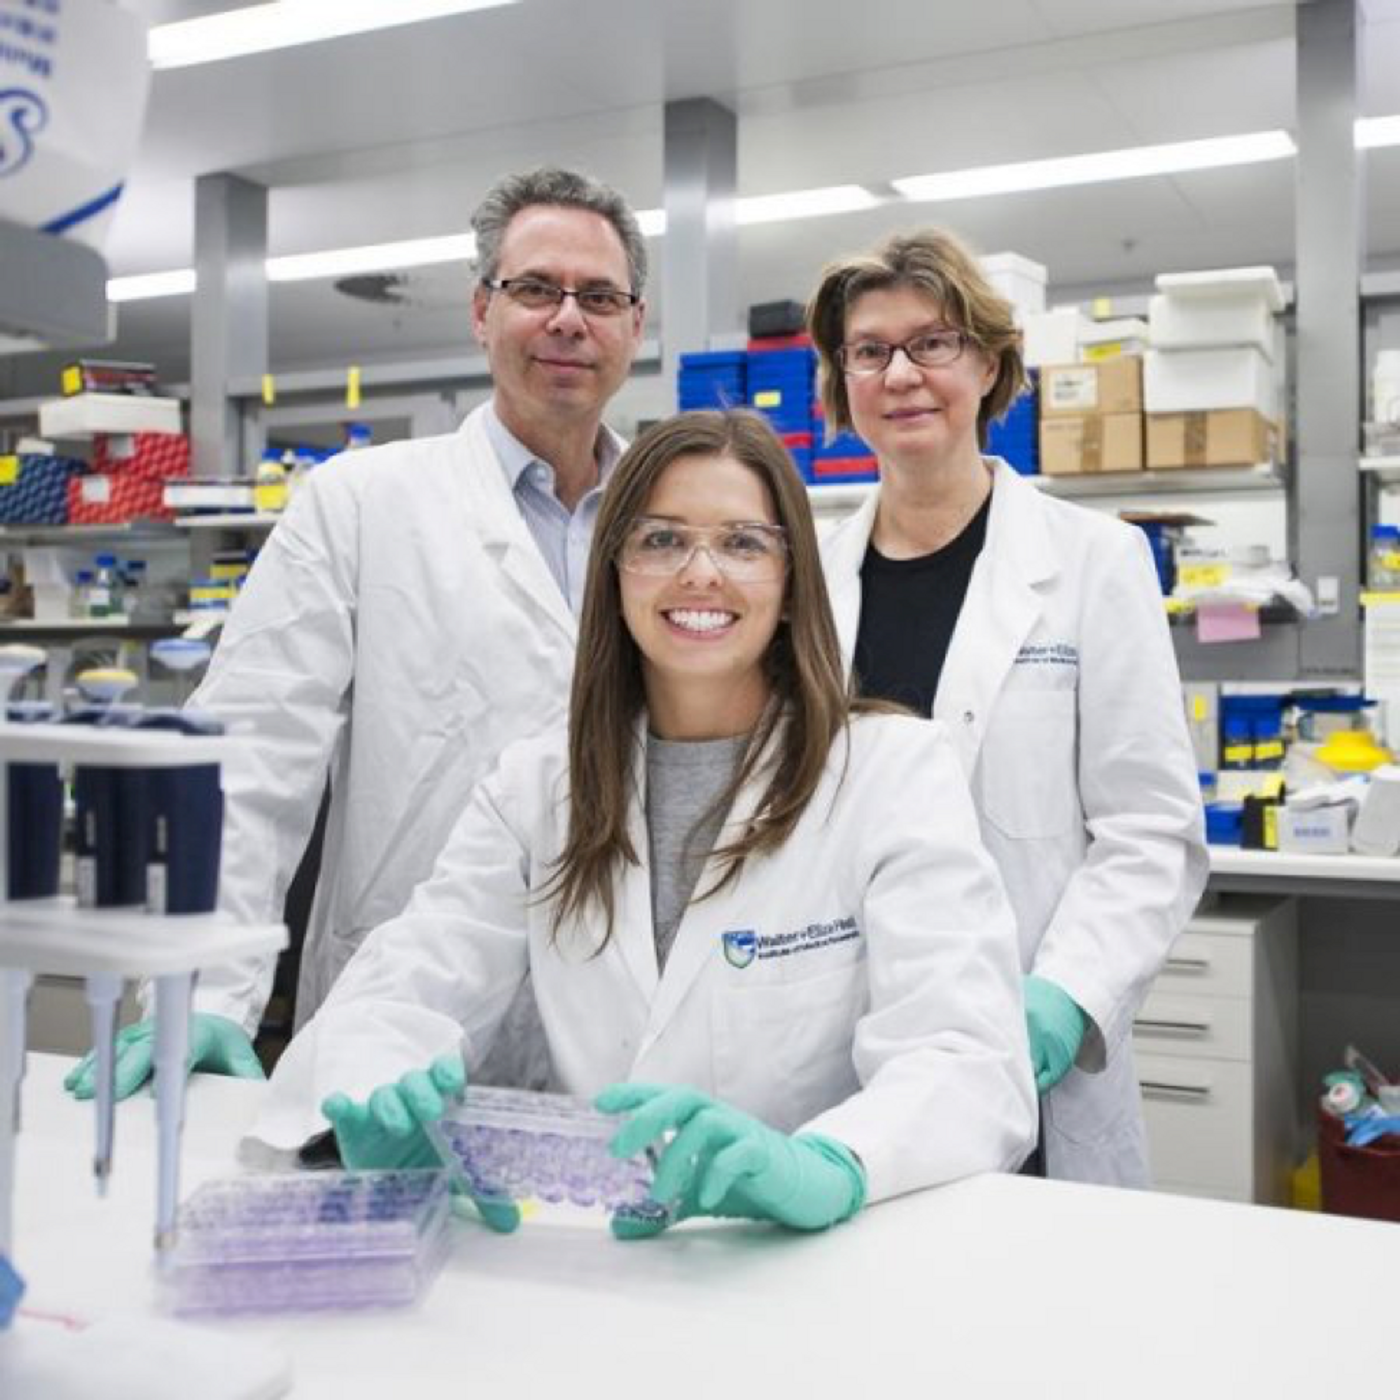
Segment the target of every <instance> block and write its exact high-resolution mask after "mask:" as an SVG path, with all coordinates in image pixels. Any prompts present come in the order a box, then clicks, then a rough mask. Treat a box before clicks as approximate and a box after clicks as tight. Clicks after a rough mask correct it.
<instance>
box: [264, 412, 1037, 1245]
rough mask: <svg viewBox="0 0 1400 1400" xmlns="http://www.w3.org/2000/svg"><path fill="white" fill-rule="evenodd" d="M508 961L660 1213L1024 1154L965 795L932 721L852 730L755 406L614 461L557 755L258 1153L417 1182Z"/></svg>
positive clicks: (1005, 997) (839, 1202)
mask: <svg viewBox="0 0 1400 1400" xmlns="http://www.w3.org/2000/svg"><path fill="white" fill-rule="evenodd" d="M461 605H462V606H464V607H470V606H471V600H470V599H463V600H461ZM911 772H916V773H918V774H920V775H921V778H920V782H919V783H918V784H916V785H913V786H912V787H911V786H910V785H909V784H908V783H907V781H906V779H907V775H908V774H909V773H911ZM925 774H927V775H930V776H931V779H932V780H931V781H929V782H925V781H923V775H925ZM527 970H528V971H529V972H530V973H531V975H532V979H533V986H534V991H535V997H536V1000H537V1003H538V1006H539V1010H540V1014H541V1020H542V1022H543V1026H544V1030H545V1034H546V1037H547V1040H548V1044H549V1050H550V1056H551V1061H552V1065H553V1073H554V1079H555V1082H556V1083H557V1085H558V1087H560V1088H562V1089H565V1090H568V1091H570V1092H572V1093H575V1094H586V1095H589V1096H596V1101H597V1103H598V1104H599V1106H600V1107H602V1108H603V1109H605V1110H607V1111H615V1112H619V1113H628V1114H630V1115H631V1116H630V1118H629V1119H628V1120H627V1121H626V1122H625V1123H623V1124H622V1125H621V1126H620V1130H619V1133H618V1136H617V1139H616V1141H615V1150H616V1151H618V1152H619V1153H621V1154H622V1155H630V1154H631V1153H633V1152H635V1151H638V1150H640V1149H641V1148H642V1147H643V1146H645V1145H647V1144H652V1143H654V1144H656V1145H657V1147H658V1148H659V1149H660V1163H659V1166H658V1169H657V1176H656V1186H655V1191H656V1194H657V1196H658V1198H660V1199H662V1200H664V1201H665V1202H667V1203H669V1204H670V1205H671V1207H672V1213H671V1218H679V1217H683V1216H685V1215H689V1214H719V1215H743V1216H749V1217H754V1218H760V1219H771V1220H774V1221H778V1222H780V1223H783V1224H786V1225H788V1226H791V1227H794V1228H804V1229H815V1228H821V1227H824V1226H827V1225H830V1224H834V1223H836V1222H837V1221H840V1220H843V1219H846V1218H847V1217H849V1216H850V1215H851V1214H853V1213H854V1212H855V1211H856V1210H858V1209H859V1208H860V1207H861V1205H862V1204H863V1202H865V1201H866V1200H874V1199H879V1198H880V1197H883V1196H888V1195H893V1194H896V1193H899V1192H904V1191H908V1190H911V1189H914V1188H917V1187H921V1186H926V1185H930V1184H933V1183H936V1182H941V1181H947V1180H950V1179H952V1178H954V1177H958V1176H963V1175H966V1174H968V1173H972V1172H978V1171H987V1170H1003V1169H1007V1168H1013V1167H1015V1166H1016V1165H1017V1164H1018V1163H1019V1162H1020V1160H1021V1159H1022V1157H1023V1156H1024V1155H1025V1153H1026V1152H1027V1151H1028V1150H1029V1146H1030V1141H1031V1136H1030V1135H1031V1131H1032V1123H1033V1111H1032V1110H1033V1094H1032V1089H1031V1083H1030V1075H1029V1072H1028V1069H1027V1063H1028V1062H1027V1051H1026V1044H1025V1030H1024V1025H1023V1020H1022V1015H1021V1009H1020V998H1019V987H1018V969H1017V965H1016V952H1015V946H1014V934H1013V928H1012V919H1011V914H1010V911H1009V908H1008V906H1007V903H1006V900H1005V897H1004V895H1003V893H1002V890H1001V887H1000V885H999V882H998V881H997V878H996V875H995V872H994V870H993V868H992V865H991V862H990V860H989V859H988V857H987V856H986V854H985V853H984V852H983V851H982V849H981V846H980V844H979V841H978V836H977V824H976V817H975V814H974V812H973V809H972V805H971V802H970V800H969V797H968V793H967V788H966V784H965V783H964V781H963V779H962V777H961V775H960V774H959V772H958V767H957V760H956V758H955V756H954V754H953V752H952V748H951V745H950V743H949V741H948V738H947V736H946V735H945V734H944V733H943V731H942V729H941V727H940V726H936V725H929V724H926V723H924V722H921V721H919V720H917V719H915V718H913V717H911V716H908V715H904V714H899V713H894V712H892V711H891V708H890V707H888V706H886V707H870V706H866V707H864V709H862V707H859V706H856V707H853V706H852V704H851V702H850V700H849V698H848V694H847V690H846V685H845V681H844V679H843V674H842V665H841V660H840V655H839V651H838V647H837V640H836V632H835V629H834V626H833V623H832V618H831V612H830V608H829V606H828V604H827V598H826V591H825V585H824V583H823V581H822V574H821V566H820V560H819V553H818V548H817V541H816V535H815V531H814V529H813V524H812V517H811V511H810V508H809V506H808V502H807V496H806V490H805V488H804V486H803V484H802V482H801V481H800V480H799V478H798V476H797V473H796V471H795V470H794V468H793V466H792V463H791V461H790V459H789V458H788V457H787V454H786V453H785V452H784V450H783V448H782V445H781V443H780V442H779V441H778V439H777V438H776V437H775V436H774V435H773V433H772V431H771V430H770V429H769V428H768V427H767V425H766V424H764V423H763V421H762V420H761V419H759V418H757V417H755V416H752V415H750V414H746V413H691V414H683V415H681V416H679V417H677V418H674V419H671V420H669V421H667V422H665V423H662V424H659V425H658V426H656V427H655V428H653V429H651V430H650V431H648V432H646V433H644V434H643V435H642V436H641V437H640V438H639V439H638V441H637V442H636V443H635V444H634V445H633V446H632V447H631V448H630V450H629V451H628V452H627V453H626V454H625V456H624V457H623V459H622V460H621V462H620V463H619V464H618V466H617V468H616V470H615V473H614V475H613V478H612V480H611V481H610V483H609V485H608V489H607V493H606V497H605V499H604V502H603V505H602V508H601V511H600V514H599V517H598V522H597V529H596V532H595V535H594V542H593V553H592V556H591V563H590V575H589V580H588V588H587V595H586V598H585V602H584V607H583V612H582V616H581V620H580V628H579V663H578V667H577V670H576V673H575V677H574V683H573V691H572V697H571V704H570V717H569V724H568V728H567V731H566V732H565V731H561V732H560V733H557V734H555V735H552V736H544V737H542V738H540V739H537V740H532V741H529V742H527V743H524V744H521V745H518V746H516V747H514V748H512V749H509V750H507V752H506V754H505V755H504V757H503V759H502V761H501V764H500V766H499V768H498V769H497V771H496V772H495V774H494V775H493V776H492V777H491V778H490V779H488V780H487V781H486V782H485V783H483V784H482V786H481V787H480V788H479V789H478V790H477V792H476V794H475V795H474V797H473V799H472V801H471V803H470V805H469V807H468V809H467V811H466V812H465V813H464V814H463V816H462V818H461V819H460V821H459V822H458V824H457V827H456V829H455V832H454V834H453V836H452V838H451V840H450V841H449V843H448V845H447V847H446V849H445V850H444V852H443V854H442V856H441V858H440V860H439V863H438V866H437V869H436V871H435V873H434V875H433V876H432V878H431V879H430V880H429V881H428V882H426V883H425V884H424V885H422V886H420V888H419V889H418V891H417V892H416V894H415V895H414V897H413V900H412V901H411V903H410V905H409V907H408V909H407V910H406V911H405V912H404V913H403V914H402V915H401V916H399V917H398V918H397V919H394V920H393V921H392V922H390V923H388V924H386V925H384V926H383V927H381V928H379V929H377V930H376V931H375V932H374V933H373V934H372V935H371V936H370V937H369V938H368V939H366V941H365V944H364V946H363V948H362V949H361V950H360V951H359V953H358V954H357V955H356V957H355V958H354V960H353V961H352V962H351V964H350V965H349V967H348V968H347V969H346V971H345V973H344V974H343V976H342V977H341V979H340V980H339V981H338V982H337V984H336V986H335V988H334V990H333V992H332V993H331V996H330V997H329V999H328V1000H327V1002H326V1005H325V1006H324V1007H323V1008H322V1009H321V1010H320V1012H319V1013H318V1014H317V1016H316V1017H315V1019H314V1020H313V1021H312V1022H311V1024H310V1025H309V1026H308V1027H307V1028H306V1030H305V1031H304V1032H303V1033H302V1035H300V1036H299V1037H298V1038H297V1039H296V1040H295V1041H294V1042H293V1044H292V1046H291V1047H290V1049H289V1050H288V1052H287V1054H286V1056H285V1057H284V1058H283V1060H282V1062H281V1064H280V1065H279V1067H278V1070H277V1072H276V1074H275V1075H274V1077H273V1081H272V1086H271V1093H270V1099H269V1102H268V1104H267V1107H266V1109H265V1111H264V1113H263V1115H262V1118H261V1120H260V1123H259V1126H258V1128H257V1130H256V1135H257V1136H259V1137H262V1138H263V1139H264V1140H266V1141H268V1142H271V1143H273V1144H274V1145H278V1146H282V1147H291V1146H295V1145H296V1144H297V1143H299V1142H300V1141H302V1140H303V1139H304V1138H305V1137H306V1136H307V1135H308V1134H310V1133H312V1132H314V1131H315V1130H316V1129H318V1128H321V1127H323V1126H324V1120H325V1119H328V1120H329V1121H330V1123H331V1124H332V1126H333V1127H334V1129H335V1132H336V1136H337V1138H338V1141H339V1145H340V1150H341V1154H342V1157H343V1159H344V1160H345V1161H346V1162H347V1163H348V1164H349V1165H353V1166H379V1165H401V1164H405V1163H409V1162H414V1163H428V1162H431V1161H432V1160H433V1157H432V1153H431V1151H430V1149H429V1146H428V1143H427V1140H426V1138H425V1136H424V1134H423V1132H422V1130H421V1127H420V1124H421V1123H422V1122H424V1121H429V1120H432V1119H434V1118H436V1117H437V1116H438V1115H440V1114H441V1113H442V1112H443V1111H444V1106H445V1101H446V1100H447V1099H448V1098H450V1097H451V1095H452V1094H453V1093H454V1092H456V1091H459V1090H460V1089H461V1087H462V1084H463V1078H464V1068H463V1067H464V1065H465V1071H466V1072H467V1073H470V1071H471V1069H472V1067H473V1066H474V1065H475V1064H476V1063H477V1062H478V1059H479V1056H480V1053H481V1049H482V1047H483V1046H485V1045H487V1044H489V1043H490V1039H491V1035H492V1032H493V1030H494V1027H495V1025H496V1023H497V1021H498V1019H499V1017H500V1015H501V1014H502V1012H503V1011H504V1009H505V1007H506V1005H507V1004H508V1003H509V1001H510V1000H511V997H512V995H513V993H514V992H515V990H516V988H517V987H518V986H519V985H520V982H521V980H522V978H523V977H524V976H525V974H526V971H527ZM318 1106H320V1107H321V1109H322V1111H323V1113H324V1119H323V1118H322V1117H321V1115H320V1114H318V1112H317V1108H318ZM670 1134H674V1135H675V1136H674V1139H670V1138H669V1136H668V1135H670ZM668 1141H669V1145H663V1144H664V1143H665V1142H668ZM487 1218H488V1221H489V1223H492V1224H495V1225H497V1226H498V1227H509V1226H510V1225H511V1224H512V1222H513V1217H512V1216H511V1215H510V1214H509V1213H506V1215H505V1216H504V1217H503V1216H502V1215H501V1214H500V1212H494V1213H489V1212H488V1213H487ZM656 1228H660V1227H659V1225H656V1224H638V1223H637V1222H635V1221H623V1220H619V1221H617V1222H615V1229H616V1230H617V1232H618V1233H619V1234H633V1235H635V1234H639V1233H653V1232H654V1230H655V1229H656Z"/></svg>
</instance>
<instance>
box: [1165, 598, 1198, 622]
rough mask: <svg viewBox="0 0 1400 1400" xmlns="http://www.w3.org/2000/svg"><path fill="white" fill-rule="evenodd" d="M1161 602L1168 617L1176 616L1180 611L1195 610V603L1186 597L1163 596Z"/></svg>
mask: <svg viewBox="0 0 1400 1400" xmlns="http://www.w3.org/2000/svg"><path fill="white" fill-rule="evenodd" d="M1162 604H1163V606H1164V607H1165V608H1166V610H1167V615H1168V616H1169V617H1171V616H1176V615H1178V614H1180V613H1189V612H1194V611H1195V610H1196V605H1195V603H1192V602H1190V601H1189V600H1188V599H1186V598H1163V599H1162Z"/></svg>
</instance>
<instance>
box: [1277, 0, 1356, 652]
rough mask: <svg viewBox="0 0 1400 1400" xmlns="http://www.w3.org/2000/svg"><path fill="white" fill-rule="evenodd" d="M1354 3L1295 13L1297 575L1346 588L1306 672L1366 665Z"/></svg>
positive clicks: (1306, 633) (1311, 641) (1309, 645)
mask: <svg viewBox="0 0 1400 1400" xmlns="http://www.w3.org/2000/svg"><path fill="white" fill-rule="evenodd" d="M1361 22H1362V21H1361V14H1360V9H1359V6H1358V5H1357V4H1356V0H1310V3H1305V4H1299V5H1298V6H1297V34H1298V39H1297V43H1298V72H1297V82H1298V133H1297V134H1298V168H1297V193H1296V201H1295V210H1294V218H1295V221H1296V227H1297V232H1296V244H1297V268H1296V283H1295V288H1296V293H1295V294H1296V300H1297V318H1298V319H1297V410H1298V440H1297V449H1296V453H1295V469H1296V474H1297V475H1296V480H1295V482H1294V485H1293V499H1292V509H1291V511H1290V525H1289V530H1290V534H1291V536H1292V547H1293V548H1292V553H1293V558H1294V561H1295V563H1296V565H1297V568H1298V573H1299V576H1300V577H1301V578H1302V580H1303V581H1304V582H1305V583H1306V584H1308V585H1309V587H1311V588H1314V589H1316V588H1317V585H1318V580H1319V579H1321V578H1333V579H1335V580H1336V587H1337V596H1338V598H1339V599H1340V603H1341V606H1340V610H1339V611H1338V612H1337V613H1336V615H1335V616H1331V617H1323V618H1319V619H1316V620H1314V621H1311V622H1308V623H1307V624H1306V625H1305V626H1304V627H1303V628H1302V629H1301V631H1300V638H1299V655H1298V674H1299V677H1300V678H1301V679H1307V678H1308V677H1309V676H1318V677H1322V676H1336V675H1352V674H1356V673H1358V671H1359V667H1360V662H1361V624H1360V620H1359V618H1358V617H1357V607H1356V602H1355V600H1356V597H1357V590H1358V587H1359V583H1360V578H1361V573H1360V563H1361V540H1360V531H1359V528H1358V520H1359V518H1360V511H1361V500H1362V490H1361V481H1360V474H1359V473H1358V471H1357V465H1356V459H1357V455H1358V453H1359V451H1360V426H1359V425H1360V422H1361V412H1362V401H1361V363H1360V361H1361V311H1360V292H1361V271H1362V267H1363V265H1364V250H1363V246H1362V245H1363V241H1364V238H1365V221H1364V218H1363V213H1362V211H1363V207H1364V206H1363V168H1362V160H1361V157H1359V156H1358V155H1357V152H1356V148H1355V142H1354V138H1353V126H1354V123H1355V121H1356V116H1357V110H1358V105H1359V104H1358V101H1357V92H1358V89H1359V68H1360V49H1361V45H1360V30H1361Z"/></svg>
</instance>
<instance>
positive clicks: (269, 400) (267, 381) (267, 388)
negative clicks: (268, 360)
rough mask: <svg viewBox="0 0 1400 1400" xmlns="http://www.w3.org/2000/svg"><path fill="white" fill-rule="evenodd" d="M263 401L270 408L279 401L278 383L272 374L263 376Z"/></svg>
mask: <svg viewBox="0 0 1400 1400" xmlns="http://www.w3.org/2000/svg"><path fill="white" fill-rule="evenodd" d="M262 401H263V403H264V405H266V407H268V408H271V407H272V405H273V404H275V403H276V402H277V385H276V384H274V383H273V380H272V376H271V375H270V374H265V375H263V377H262Z"/></svg>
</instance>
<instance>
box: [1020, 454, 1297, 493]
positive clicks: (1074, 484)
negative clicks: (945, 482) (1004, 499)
mask: <svg viewBox="0 0 1400 1400" xmlns="http://www.w3.org/2000/svg"><path fill="white" fill-rule="evenodd" d="M1026 480H1027V481H1030V482H1033V483H1034V484H1035V485H1036V486H1039V487H1040V489H1041V490H1042V491H1045V492H1047V493H1048V494H1050V495H1052V496H1064V497H1068V498H1070V499H1075V498H1078V497H1081V496H1159V495H1191V496H1195V495H1201V494H1205V493H1209V492H1226V491H1281V490H1283V488H1284V485H1285V477H1284V472H1283V469H1282V468H1281V467H1280V466H1279V465H1278V464H1277V463H1274V462H1260V463H1258V464H1257V465H1255V466H1252V467H1185V468H1182V469H1181V470H1180V471H1141V472H1087V473H1081V474H1079V475H1076V476H1045V475H1044V474H1041V475H1038V476H1029V477H1027V478H1026Z"/></svg>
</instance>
